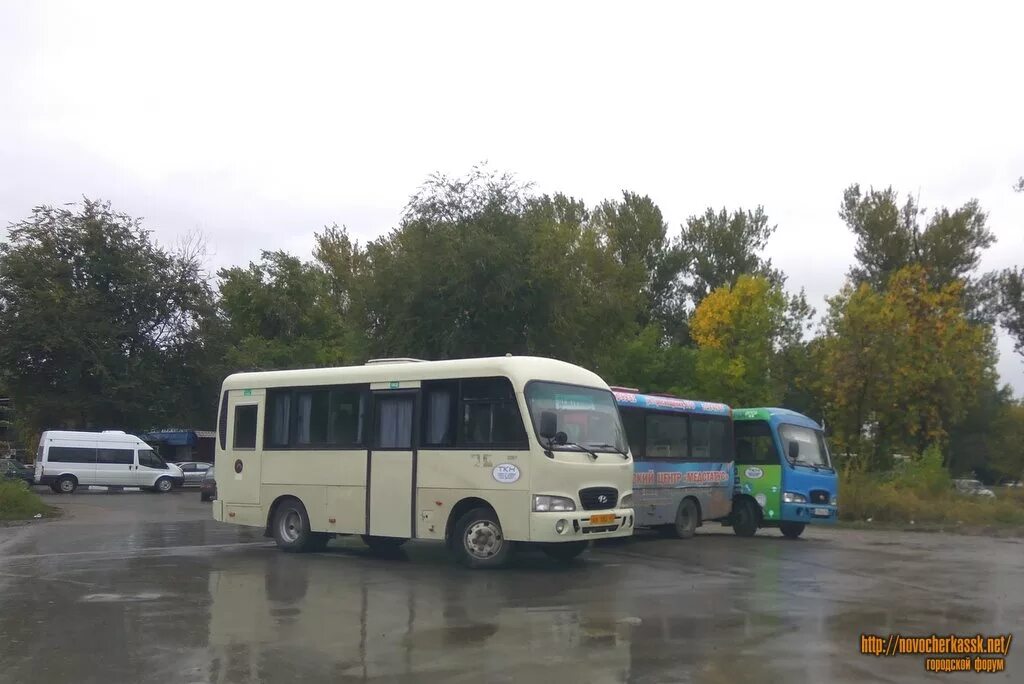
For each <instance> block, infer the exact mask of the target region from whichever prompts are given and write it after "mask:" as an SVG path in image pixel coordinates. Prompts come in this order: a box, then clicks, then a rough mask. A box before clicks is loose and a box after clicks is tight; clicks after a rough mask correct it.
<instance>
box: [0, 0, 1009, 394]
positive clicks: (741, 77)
mask: <svg viewBox="0 0 1024 684" xmlns="http://www.w3.org/2000/svg"><path fill="white" fill-rule="evenodd" d="M300 5H301V6H300ZM155 7H156V5H155V3H139V2H124V3H113V2H96V1H92V2H88V3H84V2H62V3H58V2H42V1H38V0H24V1H21V2H15V1H12V0H0V169H2V180H0V223H2V224H3V225H6V224H7V223H9V222H11V221H14V220H18V219H20V218H23V217H25V216H26V215H27V214H28V213H29V211H30V210H31V208H32V207H33V206H34V205H37V204H59V203H63V202H68V201H74V200H76V199H78V198H79V197H81V196H82V195H87V196H90V197H98V198H105V199H109V200H111V201H112V202H113V203H114V206H115V208H116V209H118V210H121V211H124V212H127V213H129V214H133V215H137V216H143V217H145V219H146V225H147V226H148V227H149V228H151V229H153V230H154V231H155V232H156V234H157V236H158V237H159V239H160V240H161V241H162V242H165V243H172V242H173V241H174V240H175V238H176V236H178V235H180V234H183V233H186V232H188V231H191V230H195V229H199V230H201V231H203V233H204V234H205V235H206V237H207V240H208V242H209V245H210V248H211V251H212V256H211V260H210V266H211V268H212V269H215V268H217V267H220V266H224V265H231V264H238V263H246V262H248V261H249V260H252V259H256V258H258V255H259V250H260V249H278V248H282V249H286V250H289V251H292V252H294V253H298V254H301V255H304V256H307V255H308V254H309V250H310V247H311V243H312V234H313V232H314V231H315V230H318V229H319V228H320V227H322V226H323V225H325V224H330V223H333V222H337V223H339V224H345V225H347V226H348V227H349V229H350V231H351V232H352V233H353V234H354V235H355V236H356V237H358V238H359V239H361V240H368V239H372V238H374V237H376V236H377V235H379V234H381V233H383V232H386V231H387V230H389V229H390V228H391V227H393V226H394V225H395V222H396V220H397V217H398V216H399V214H400V212H401V210H402V207H403V206H404V204H405V202H406V201H407V199H408V197H409V195H410V194H411V193H412V192H413V191H414V190H415V188H416V187H417V186H418V185H419V184H420V183H421V182H422V181H423V179H424V178H425V177H426V176H427V175H429V174H430V173H432V172H435V171H440V172H444V173H448V174H461V173H464V172H465V171H467V170H468V169H469V168H470V167H471V166H472V165H473V164H474V163H477V162H480V161H482V160H487V161H488V162H489V165H490V166H491V167H492V168H495V169H499V170H509V171H513V172H515V173H516V174H517V175H518V176H519V177H520V179H522V180H526V181H533V182H535V183H536V185H537V187H538V189H539V190H541V191H556V190H560V191H563V192H566V193H568V194H572V195H575V196H577V197H581V198H583V199H585V200H586V201H587V202H588V203H593V202H596V201H598V200H600V199H603V198H606V197H615V196H617V195H618V194H619V193H620V192H621V190H623V189H630V190H634V191H637V192H640V193H644V194H648V195H650V196H651V197H652V198H653V199H654V200H655V201H656V202H657V203H658V204H659V205H660V207H661V209H662V211H663V212H664V214H665V217H666V219H667V220H668V222H669V224H670V226H671V227H672V230H673V231H674V232H675V231H678V225H679V224H680V223H682V222H683V221H684V220H685V219H686V217H687V216H689V215H691V214H694V213H699V212H701V211H702V210H703V209H704V208H705V207H707V206H709V205H711V206H716V207H719V206H723V205H724V206H728V207H736V206H744V207H752V206H756V205H757V204H762V205H764V207H765V209H766V211H767V212H768V214H769V216H770V217H771V219H772V221H773V222H775V223H777V224H778V231H777V233H776V235H775V237H774V238H773V240H772V242H771V244H770V245H769V249H768V254H769V256H771V257H772V259H773V260H774V261H775V263H776V264H777V265H779V266H780V267H782V268H783V269H784V270H785V272H786V273H787V274H788V276H789V281H788V283H789V286H790V287H791V288H799V287H804V288H806V289H807V292H808V295H809V296H810V298H811V300H812V302H813V303H814V304H815V305H816V306H817V308H818V310H819V312H820V311H822V310H823V308H824V303H823V297H824V296H825V295H827V294H831V293H834V292H835V291H836V290H837V289H838V288H839V287H840V285H841V284H842V281H843V274H844V273H845V272H846V270H847V268H848V267H849V265H850V263H851V260H852V254H853V245H854V241H853V239H852V237H851V236H850V235H849V234H848V232H847V230H846V229H845V227H844V226H843V224H842V223H841V222H840V220H839V218H838V216H837V213H836V212H837V209H838V206H839V202H840V199H841V196H842V191H843V189H844V188H845V187H846V186H847V185H849V184H850V183H852V182H859V183H861V184H862V185H865V186H867V185H875V186H887V185H893V186H895V187H896V188H898V189H899V190H900V191H902V192H911V193H913V194H915V195H919V196H920V203H921V205H922V206H924V207H928V208H930V209H934V208H937V207H939V206H942V205H946V206H950V207H953V206H959V205H960V204H962V203H963V202H965V201H966V200H968V199H970V198H977V199H979V200H980V201H981V203H982V206H983V207H984V208H985V209H986V210H987V211H988V212H989V217H990V226H991V228H992V230H993V231H994V232H995V234H996V235H997V236H998V239H999V242H998V243H997V245H996V246H995V247H994V248H992V249H991V250H989V252H988V253H987V254H986V256H985V260H984V264H983V267H984V268H985V269H993V268H1002V267H1006V266H1010V265H1014V264H1024V194H1015V193H1014V192H1013V191H1012V190H1011V186H1012V184H1013V182H1014V181H1015V179H1016V178H1017V177H1018V176H1020V175H1024V88H1022V83H1024V62H1022V60H1021V50H1022V45H1021V40H1022V33H1021V27H1022V26H1024V3H1019V2H1016V3H1011V2H1005V3H1002V2H1001V3H991V4H990V3H985V2H971V3H966V2H958V3H938V2H922V3H908V2H900V3H892V2H882V3H871V2H850V3H847V4H846V6H845V7H843V8H841V7H840V5H839V4H838V3H821V2H815V3H806V4H804V3H800V4H796V3H779V2H771V3H764V2H752V3H725V2H718V3H700V4H697V3H689V4H687V5H686V6H685V7H683V6H682V3H623V2H616V3H599V2H581V3H569V2H557V3H553V2H543V3H533V2H523V1H517V2H507V3H502V4H499V3H481V2H467V3H438V2H429V3H428V2H415V3H407V4H406V3H401V4H399V3H360V4H359V5H358V6H355V5H353V4H349V3H338V2H329V3H322V4H320V3H308V2H307V3H276V4H275V5H263V4H260V3H255V2H244V3H238V4H229V3H224V2H217V3H211V2H202V3H186V2H173V3H171V2H168V3H163V4H162V8H163V9H155ZM1000 349H1001V352H1002V353H1001V360H1000V364H999V370H1000V374H1001V376H1002V378H1003V379H1004V381H1007V382H1011V383H1012V384H1013V385H1014V387H1015V389H1016V391H1017V392H1018V394H1020V393H1024V363H1022V362H1021V357H1019V356H1015V355H1013V354H1012V345H1011V344H1010V342H1009V340H1008V339H1006V338H1005V336H1003V337H1001V340H1000Z"/></svg>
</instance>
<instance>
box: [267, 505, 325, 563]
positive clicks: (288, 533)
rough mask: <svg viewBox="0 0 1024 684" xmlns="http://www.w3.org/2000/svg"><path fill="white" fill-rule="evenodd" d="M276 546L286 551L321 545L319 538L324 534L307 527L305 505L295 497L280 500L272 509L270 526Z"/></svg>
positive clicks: (290, 551)
mask: <svg viewBox="0 0 1024 684" xmlns="http://www.w3.org/2000/svg"><path fill="white" fill-rule="evenodd" d="M271 531H272V532H273V534H274V541H275V542H277V547H278V548H279V549H281V550H282V551H286V552H288V553H297V552H302V551H314V550H317V547H318V546H321V543H322V542H321V539H325V538H326V535H322V536H321V535H318V534H317V533H315V532H313V531H312V530H310V529H309V516H308V515H306V507H305V506H303V505H302V503H300V502H299V501H297V500H295V499H290V500H288V501H282V502H281V503H280V504H279V505H278V507H277V510H276V511H274V522H273V525H272V526H271Z"/></svg>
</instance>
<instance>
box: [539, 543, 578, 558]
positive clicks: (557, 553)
mask: <svg viewBox="0 0 1024 684" xmlns="http://www.w3.org/2000/svg"><path fill="white" fill-rule="evenodd" d="M589 546H590V542H589V541H572V542H561V543H552V544H541V545H540V550H541V551H543V552H544V555H546V556H547V557H548V558H550V559H552V560H556V561H560V562H562V563H569V562H570V561H572V560H573V559H575V558H576V557H577V556H579V555H580V554H581V553H583V552H584V551H586V550H587V548H588V547H589Z"/></svg>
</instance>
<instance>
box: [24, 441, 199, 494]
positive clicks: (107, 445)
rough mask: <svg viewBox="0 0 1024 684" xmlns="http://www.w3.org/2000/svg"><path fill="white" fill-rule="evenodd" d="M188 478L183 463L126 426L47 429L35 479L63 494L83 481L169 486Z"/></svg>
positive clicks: (162, 489) (166, 488)
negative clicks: (165, 457)
mask: <svg viewBox="0 0 1024 684" xmlns="http://www.w3.org/2000/svg"><path fill="white" fill-rule="evenodd" d="M184 479H185V478H184V475H183V474H182V472H181V469H180V468H178V466H176V465H174V464H169V463H166V462H165V461H164V460H163V459H162V458H160V455H159V454H157V453H156V452H155V451H153V449H151V448H150V446H149V445H148V444H146V443H145V442H143V441H142V440H141V439H139V438H138V437H136V436H135V435H128V434H125V433H124V432H121V431H120V430H105V431H103V432H69V431H65V430H47V431H46V432H44V433H43V435H42V437H40V438H39V456H38V458H37V459H36V472H35V481H36V482H37V483H38V484H43V485H49V486H50V488H51V489H53V491H54V492H57V493H58V494H71V493H72V492H74V491H75V489H77V488H78V486H79V485H103V486H105V487H141V488H143V489H149V490H151V491H154V492H169V491H171V490H172V489H173V488H174V487H175V486H178V487H180V486H181V484H182V482H183V481H184Z"/></svg>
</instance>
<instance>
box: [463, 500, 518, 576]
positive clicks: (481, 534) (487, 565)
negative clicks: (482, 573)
mask: <svg viewBox="0 0 1024 684" xmlns="http://www.w3.org/2000/svg"><path fill="white" fill-rule="evenodd" d="M452 551H453V552H454V553H455V558H456V559H457V560H458V561H459V562H460V563H462V564H463V565H465V566H466V567H469V568H477V569H492V568H500V567H501V566H503V565H505V563H507V562H508V559H509V557H510V556H511V554H512V542H510V541H509V540H507V539H505V533H504V532H502V531H501V523H500V522H498V516H497V515H495V513H494V511H492V510H491V509H489V508H474V509H473V510H471V511H469V512H468V513H466V514H465V515H463V516H462V517H461V518H459V521H458V522H457V523H455V538H454V539H453V540H452Z"/></svg>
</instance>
